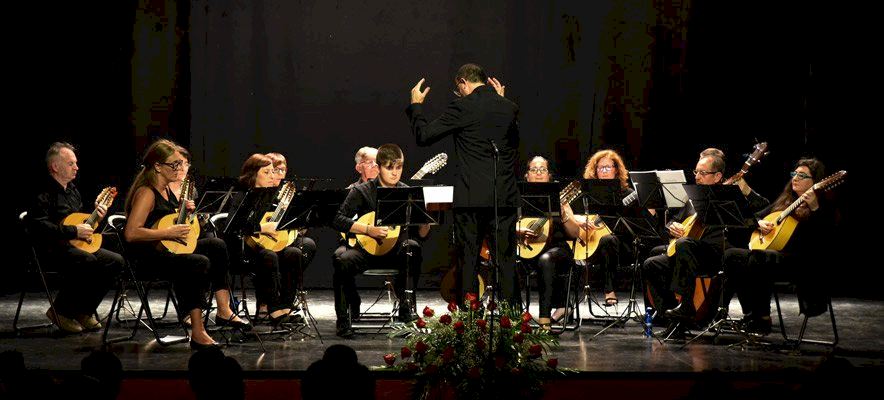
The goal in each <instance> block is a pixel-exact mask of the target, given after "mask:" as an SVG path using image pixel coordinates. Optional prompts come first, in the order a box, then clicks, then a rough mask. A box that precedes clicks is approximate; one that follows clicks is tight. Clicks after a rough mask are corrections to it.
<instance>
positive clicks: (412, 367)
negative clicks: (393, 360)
mask: <svg viewBox="0 0 884 400" xmlns="http://www.w3.org/2000/svg"><path fill="white" fill-rule="evenodd" d="M405 369H406V370H407V371H408V372H416V371H417V370H418V369H420V367H418V365H417V364H415V363H413V362H410V363H408V364H405Z"/></svg>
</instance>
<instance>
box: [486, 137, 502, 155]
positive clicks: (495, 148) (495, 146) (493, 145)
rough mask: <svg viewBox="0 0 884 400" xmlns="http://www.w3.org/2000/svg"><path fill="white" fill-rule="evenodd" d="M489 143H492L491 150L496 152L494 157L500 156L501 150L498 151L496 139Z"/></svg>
mask: <svg viewBox="0 0 884 400" xmlns="http://www.w3.org/2000/svg"><path fill="white" fill-rule="evenodd" d="M488 141H489V142H491V148H492V149H493V150H494V155H495V156H496V155H498V154H500V150H498V149H497V144H496V143H494V139H488Z"/></svg>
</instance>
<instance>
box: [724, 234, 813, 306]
mask: <svg viewBox="0 0 884 400" xmlns="http://www.w3.org/2000/svg"><path fill="white" fill-rule="evenodd" d="M794 261H795V258H794V257H790V256H788V255H786V254H784V253H781V252H778V251H773V250H749V249H738V248H732V249H728V250H727V251H725V252H724V258H723V263H724V272H725V274H727V277H728V286H729V287H731V288H733V292H736V295H737V299H738V300H739V301H740V307H742V308H743V315H744V316H746V317H748V318H761V317H768V316H770V298H771V296H772V295H773V283H774V282H775V281H778V280H781V281H787V282H796V279H795V277H796V276H800V275H801V274H803V273H805V274H806V273H807V271H806V270H805V271H802V270H801V268H800V267H796V264H795V262H794ZM731 296H732V294H731ZM728 299H730V297H729V298H728ZM801 303H802V302H799V304H801ZM801 306H802V309H804V308H805V307H804V304H801ZM823 307H824V306H823ZM802 312H804V310H802Z"/></svg>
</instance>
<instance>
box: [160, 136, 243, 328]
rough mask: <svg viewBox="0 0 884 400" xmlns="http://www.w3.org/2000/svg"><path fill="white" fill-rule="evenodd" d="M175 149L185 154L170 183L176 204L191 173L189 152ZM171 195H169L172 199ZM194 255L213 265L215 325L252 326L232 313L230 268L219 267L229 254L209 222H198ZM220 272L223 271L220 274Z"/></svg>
mask: <svg viewBox="0 0 884 400" xmlns="http://www.w3.org/2000/svg"><path fill="white" fill-rule="evenodd" d="M178 152H179V153H181V155H182V156H183V157H184V162H183V163H182V164H181V167H180V168H179V169H178V170H177V171H176V173H177V174H178V177H177V180H174V181H171V182H169V185H168V186H169V193H170V194H171V196H174V200H175V202H176V203H177V204H181V202H182V199H181V194H182V190H183V185H182V183H183V182H185V178H187V176H188V175H187V174H188V173H189V172H190V152H189V151H187V149H185V148H184V147H181V146H179V147H178ZM191 189H192V190H193V191H192V193H190V194H189V195H188V197H189V198H190V199H196V198H198V196H197V191H196V189H194V188H191ZM171 198H172V197H170V199H171ZM188 202H189V203H193V200H188ZM193 252H194V254H202V255H204V256H206V257H209V260H210V262H211V264H212V265H214V266H215V268H214V269H215V271H214V272H212V271H210V273H209V274H210V277H211V279H212V282H211V283H212V291H213V292H214V293H215V301H216V302H217V303H218V312H217V313H216V315H215V317H216V319H215V322H216V324H218V325H222V326H225V325H230V326H234V327H238V328H242V329H246V330H248V329H250V328H251V326H250V325H249V324H248V323H247V322H246V321H243V320H242V319H241V318H239V317H237V316H235V315H234V314H235V313H234V312H233V310H232V308H231V304H230V275H229V274H228V273H227V271H229V267H224V268H220V267H219V266H222V265H223V266H229V265H230V255H229V253H228V251H227V244H226V243H225V242H224V241H223V240H222V239H220V238H218V235H217V234H216V232H214V231H213V230H210V229H209V224H205V223H203V221H201V222H200V235H199V238H198V239H197V241H196V248H195V249H194V250H193ZM222 271H224V272H223V273H222ZM183 321H184V323H185V324H186V325H190V324H191V321H190V316H186V317H184V318H183Z"/></svg>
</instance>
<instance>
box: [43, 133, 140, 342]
mask: <svg viewBox="0 0 884 400" xmlns="http://www.w3.org/2000/svg"><path fill="white" fill-rule="evenodd" d="M46 166H47V168H48V169H49V179H47V180H46V183H45V184H44V185H43V186H42V189H41V191H40V193H39V194H37V195H36V197H35V201H34V202H33V203H32V205H31V208H30V209H28V216H27V220H26V224H27V227H28V231H29V232H30V234H31V240H32V241H33V243H34V249H35V250H36V251H37V252H38V254H39V255H40V259H41V260H46V261H49V262H50V263H51V264H52V265H53V266H54V267H58V268H60V272H61V273H62V274H63V276H64V279H63V280H61V282H62V286H61V288H60V290H59V292H58V295H57V296H56V297H55V301H54V303H55V304H54V307H50V308H49V309H48V310H46V316H47V317H48V318H49V319H50V320H51V321H52V323H54V324H55V325H57V326H58V327H59V328H60V329H61V330H63V331H65V332H69V333H78V332H82V331H84V330H86V331H95V330H98V329H101V323H100V322H99V321H97V320H96V319H95V317H94V316H93V315H94V314H95V308H96V307H98V305H99V304H100V303H101V301H102V300H103V299H104V296H105V295H106V294H107V292H108V290H109V289H110V288H111V286H112V285H113V284H114V279H115V278H116V276H117V274H118V273H119V271H120V267H122V265H123V258H122V257H121V256H120V255H119V254H117V253H114V252H112V251H109V250H106V249H102V248H94V249H87V250H82V249H81V248H82V247H89V246H80V247H77V244H83V245H86V244H92V243H93V238H95V239H94V240H99V239H100V234H96V232H95V230H94V229H95V227H96V226H97V225H98V222H99V221H100V220H101V219H102V218H104V215H105V213H107V204H109V202H107V204H102V202H101V201H100V200H101V197H102V196H99V199H97V200H96V201H95V211H94V213H93V214H92V216H90V215H89V214H81V215H85V216H86V217H87V218H89V219H90V220H91V221H92V222H93V223H92V224H90V223H89V222H90V221H87V220H86V219H85V218H83V219H79V220H78V221H76V222H75V223H73V224H66V223H65V222H64V221H65V220H66V219H67V218H68V216H69V215H71V214H73V213H79V212H80V211H81V208H82V207H83V200H82V197H81V196H80V191H79V190H77V187H76V185H74V182H73V180H74V178H76V177H77V172H78V171H79V167H78V166H77V155H76V154H75V153H74V147H73V146H71V145H70V144H68V143H60V142H56V143H53V144H52V145H51V146H49V150H48V151H47V152H46ZM114 193H116V191H115V190H114ZM111 199H112V197H111ZM93 235H96V236H97V237H95V236H93ZM96 244H98V243H96Z"/></svg>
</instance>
